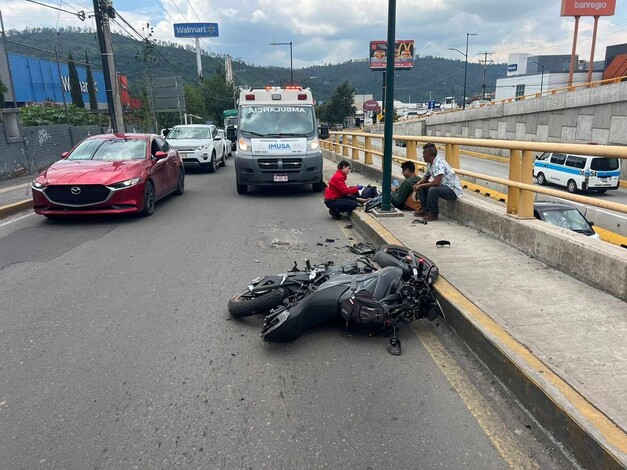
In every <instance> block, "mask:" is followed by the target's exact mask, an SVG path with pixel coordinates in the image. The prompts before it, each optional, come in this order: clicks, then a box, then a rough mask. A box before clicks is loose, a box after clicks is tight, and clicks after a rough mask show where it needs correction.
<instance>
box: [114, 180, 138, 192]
mask: <svg viewBox="0 0 627 470" xmlns="http://www.w3.org/2000/svg"><path fill="white" fill-rule="evenodd" d="M140 181H141V178H131V179H130V180H126V181H120V182H119V183H114V184H110V185H109V187H110V188H112V189H126V188H130V187H131V186H135V185H136V184H137V183H139V182H140Z"/></svg>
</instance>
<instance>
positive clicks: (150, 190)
mask: <svg viewBox="0 0 627 470" xmlns="http://www.w3.org/2000/svg"><path fill="white" fill-rule="evenodd" d="M154 211H155V187H154V186H153V185H152V181H146V184H145V185H144V209H143V210H142V211H141V215H142V216H144V217H149V216H151V215H152V214H153V212H154Z"/></svg>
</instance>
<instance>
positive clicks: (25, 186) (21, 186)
mask: <svg viewBox="0 0 627 470" xmlns="http://www.w3.org/2000/svg"><path fill="white" fill-rule="evenodd" d="M29 184H30V183H24V184H17V185H15V186H9V187H7V188H2V189H0V194H2V193H8V192H9V191H15V190H16V189H22V188H27V187H28V185H29Z"/></svg>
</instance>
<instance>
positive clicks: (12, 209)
mask: <svg viewBox="0 0 627 470" xmlns="http://www.w3.org/2000/svg"><path fill="white" fill-rule="evenodd" d="M32 208H33V200H32V199H24V200H23V201H19V202H15V203H13V204H9V205H7V206H1V207H0V219H4V218H6V217H9V216H11V215H14V214H17V213H18V212H22V211H25V210H28V209H32Z"/></svg>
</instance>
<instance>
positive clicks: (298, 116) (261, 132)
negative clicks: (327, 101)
mask: <svg viewBox="0 0 627 470" xmlns="http://www.w3.org/2000/svg"><path fill="white" fill-rule="evenodd" d="M314 123H315V118H314V113H313V107H312V106H273V105H260V106H242V107H241V110H240V132H242V133H248V134H250V135H252V136H258V137H282V136H302V137H306V136H311V135H313V134H314V133H315V129H316V127H315V125H314Z"/></svg>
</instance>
